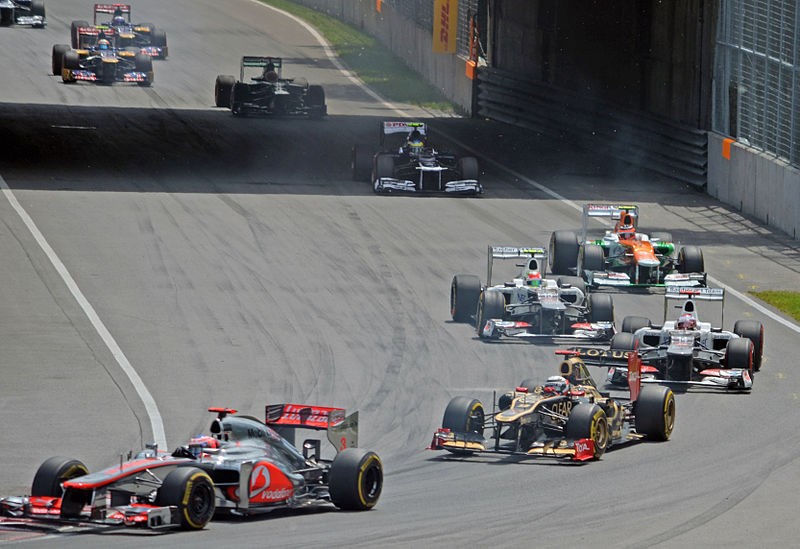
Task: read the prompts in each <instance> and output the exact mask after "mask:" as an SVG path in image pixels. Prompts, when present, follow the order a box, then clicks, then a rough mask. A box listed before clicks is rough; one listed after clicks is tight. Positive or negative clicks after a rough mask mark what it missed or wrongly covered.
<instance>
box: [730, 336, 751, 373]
mask: <svg viewBox="0 0 800 549" xmlns="http://www.w3.org/2000/svg"><path fill="white" fill-rule="evenodd" d="M754 355H755V345H754V344H753V342H752V341H751V340H750V338H747V337H737V338H735V339H731V340H730V341H728V345H727V346H726V347H725V367H726V368H741V369H743V370H749V371H750V372H751V373H752V372H753V366H754V363H755V356H754Z"/></svg>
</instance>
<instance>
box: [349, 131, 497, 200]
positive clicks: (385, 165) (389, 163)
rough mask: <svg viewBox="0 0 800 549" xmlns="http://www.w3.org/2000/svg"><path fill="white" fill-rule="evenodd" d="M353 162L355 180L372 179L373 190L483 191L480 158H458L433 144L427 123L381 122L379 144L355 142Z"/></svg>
mask: <svg viewBox="0 0 800 549" xmlns="http://www.w3.org/2000/svg"><path fill="white" fill-rule="evenodd" d="M351 164H352V169H353V179H354V180H356V181H364V180H367V179H369V181H370V183H372V189H373V190H374V191H375V192H376V193H380V194H383V193H386V194H388V193H394V192H399V193H420V192H438V193H447V194H465V195H479V194H481V193H483V186H482V185H481V184H480V182H479V181H478V177H479V176H480V170H479V168H478V159H477V158H475V157H472V156H464V157H458V156H456V155H455V154H453V153H451V152H447V151H443V150H439V149H437V148H436V147H434V146H432V145H431V144H430V142H429V141H428V125H427V124H425V123H424V122H403V121H384V122H382V123H381V127H380V146H379V147H378V148H377V149H376V147H375V146H374V145H363V144H358V145H355V146H354V147H353V153H352V160H351Z"/></svg>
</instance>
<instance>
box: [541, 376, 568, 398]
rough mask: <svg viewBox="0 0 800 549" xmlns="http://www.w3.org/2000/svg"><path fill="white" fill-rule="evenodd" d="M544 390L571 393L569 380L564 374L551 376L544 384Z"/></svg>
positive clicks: (562, 393) (556, 393)
mask: <svg viewBox="0 0 800 549" xmlns="http://www.w3.org/2000/svg"><path fill="white" fill-rule="evenodd" d="M544 392H545V393H550V394H555V395H566V394H567V393H569V380H567V378H565V377H564V376H550V377H548V378H547V381H546V382H545V384H544Z"/></svg>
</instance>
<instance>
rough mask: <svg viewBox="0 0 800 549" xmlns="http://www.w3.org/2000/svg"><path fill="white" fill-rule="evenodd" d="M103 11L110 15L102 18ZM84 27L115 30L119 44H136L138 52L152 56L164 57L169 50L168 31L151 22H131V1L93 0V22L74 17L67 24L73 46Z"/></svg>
mask: <svg viewBox="0 0 800 549" xmlns="http://www.w3.org/2000/svg"><path fill="white" fill-rule="evenodd" d="M104 15H111V16H112V17H111V19H110V20H108V21H103V20H102V19H100V18H101V17H103V16H104ZM87 28H94V29H97V30H100V31H103V32H105V33H106V34H116V35H117V36H118V40H117V46H118V47H120V48H137V49H138V50H139V52H141V53H144V54H146V55H149V56H150V57H153V58H155V59H166V58H167V55H168V53H169V49H168V48H167V33H166V32H164V31H163V30H161V29H157V28H156V26H155V25H153V24H152V23H132V22H131V6H130V4H95V5H94V22H93V24H92V25H90V24H89V22H88V21H73V22H72V24H71V25H70V29H71V36H72V47H73V48H75V49H78V48H79V47H80V35H81V29H87Z"/></svg>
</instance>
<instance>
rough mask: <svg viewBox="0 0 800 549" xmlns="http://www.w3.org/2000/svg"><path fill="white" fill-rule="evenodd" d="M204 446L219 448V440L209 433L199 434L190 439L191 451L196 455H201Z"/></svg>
mask: <svg viewBox="0 0 800 549" xmlns="http://www.w3.org/2000/svg"><path fill="white" fill-rule="evenodd" d="M204 448H219V441H218V440H217V439H215V438H214V437H210V436H208V435H197V436H194V437H192V438H191V439H190V440H189V452H191V453H192V455H193V456H194V457H200V456H201V455H202V453H203V449H204Z"/></svg>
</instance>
